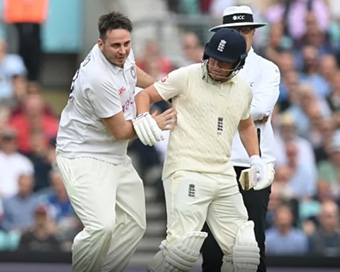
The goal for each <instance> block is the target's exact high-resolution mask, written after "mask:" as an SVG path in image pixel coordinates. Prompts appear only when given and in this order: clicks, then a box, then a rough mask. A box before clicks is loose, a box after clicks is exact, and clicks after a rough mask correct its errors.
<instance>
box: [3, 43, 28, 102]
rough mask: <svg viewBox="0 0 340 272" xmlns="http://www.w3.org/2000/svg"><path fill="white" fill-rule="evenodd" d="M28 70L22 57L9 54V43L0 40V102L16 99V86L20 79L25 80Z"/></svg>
mask: <svg viewBox="0 0 340 272" xmlns="http://www.w3.org/2000/svg"><path fill="white" fill-rule="evenodd" d="M25 76H26V68H25V65H24V63H23V60H22V59H21V57H20V56H18V55H15V54H8V53H7V43H6V41H5V40H4V39H2V38H0V101H1V100H6V102H9V101H10V100H13V99H14V97H15V95H16V94H15V91H14V85H13V83H15V82H16V81H17V80H16V79H18V78H25Z"/></svg>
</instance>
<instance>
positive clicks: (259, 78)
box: [231, 48, 280, 167]
mask: <svg viewBox="0 0 340 272" xmlns="http://www.w3.org/2000/svg"><path fill="white" fill-rule="evenodd" d="M238 75H239V76H240V77H242V78H243V79H245V80H246V81H247V82H248V83H249V85H250V87H251V89H252V91H253V101H252V103H251V110H250V113H251V116H252V118H253V120H254V121H256V120H261V119H262V118H263V117H264V116H268V115H269V119H268V121H267V122H266V123H264V124H256V123H255V126H256V129H257V130H258V134H260V141H261V142H260V150H261V158H262V159H263V161H264V162H270V163H274V162H275V156H274V152H273V150H274V148H275V141H274V133H273V128H272V126H271V115H272V111H273V109H274V106H275V103H276V102H277V99H278V97H279V84H280V71H279V68H278V67H277V66H276V65H275V64H274V63H273V62H271V61H269V60H267V59H264V58H262V57H261V56H259V55H257V54H256V53H255V52H254V50H253V49H252V48H251V49H250V51H249V52H248V56H247V58H246V63H245V65H244V67H243V69H241V70H240V72H239V74H238ZM231 161H232V162H233V165H234V166H242V167H248V166H250V162H249V156H248V154H247V151H246V150H245V148H244V146H243V145H242V142H241V139H240V136H239V133H238V131H237V132H236V134H235V136H234V139H233V145H232V152H231Z"/></svg>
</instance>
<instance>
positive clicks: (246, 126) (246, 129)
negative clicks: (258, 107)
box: [238, 116, 259, 157]
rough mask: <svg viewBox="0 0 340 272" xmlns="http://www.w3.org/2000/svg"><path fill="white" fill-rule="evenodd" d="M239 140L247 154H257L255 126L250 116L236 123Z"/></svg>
mask: <svg viewBox="0 0 340 272" xmlns="http://www.w3.org/2000/svg"><path fill="white" fill-rule="evenodd" d="M238 131H239V134H240V138H241V142H242V144H243V146H244V148H245V149H246V151H247V153H248V156H249V157H251V156H253V155H259V145H258V141H257V134H256V128H255V125H254V122H253V119H252V117H251V116H249V117H248V118H247V119H244V120H241V121H240V124H239V125H238Z"/></svg>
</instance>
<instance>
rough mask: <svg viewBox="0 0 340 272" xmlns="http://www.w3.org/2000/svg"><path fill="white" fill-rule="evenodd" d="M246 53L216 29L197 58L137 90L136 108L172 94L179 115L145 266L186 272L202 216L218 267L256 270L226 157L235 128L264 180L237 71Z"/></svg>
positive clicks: (233, 35)
mask: <svg viewBox="0 0 340 272" xmlns="http://www.w3.org/2000/svg"><path fill="white" fill-rule="evenodd" d="M246 56H247V54H246V42H245V39H244V38H243V37H242V35H241V34H240V33H239V32H237V31H236V30H231V29H222V30H220V31H217V32H216V33H215V34H214V35H213V36H212V38H211V39H210V41H209V42H208V43H207V45H206V47H205V50H204V56H203V59H204V61H203V63H202V64H200V63H198V64H192V65H190V66H187V67H183V68H180V69H178V70H175V71H173V72H171V73H170V74H168V75H167V76H166V77H165V78H163V79H162V80H160V81H158V82H156V83H155V84H153V85H152V86H150V87H148V88H147V89H145V90H143V91H141V92H140V93H139V94H138V95H137V96H136V104H137V109H138V112H139V113H143V112H148V111H149V107H150V104H152V103H155V102H157V101H160V100H162V99H163V100H165V101H168V100H169V99H171V100H172V104H173V107H174V108H175V109H176V110H177V113H178V118H177V125H176V127H175V128H174V129H173V130H172V131H171V133H170V138H169V144H168V151H167V154H166V158H165V163H164V168H163V185H164V191H165V198H166V209H167V237H166V239H165V240H164V241H163V242H162V243H161V245H160V251H159V252H158V253H157V254H156V255H155V256H154V257H153V259H152V260H151V262H150V264H149V266H148V271H152V272H165V271H181V272H184V271H190V269H191V268H192V267H193V266H194V264H195V262H196V260H197V258H198V256H199V254H200V248H201V245H202V243H203V241H204V239H205V238H206V237H207V233H205V232H201V230H202V227H203V224H204V222H205V221H207V223H208V225H209V227H210V229H211V231H212V233H213V235H214V236H215V238H216V240H217V242H218V244H219V246H220V247H221V249H222V251H223V254H224V256H223V266H222V269H223V271H238V272H240V271H242V272H244V271H256V269H257V266H258V264H259V257H260V256H259V248H258V246H257V243H256V241H255V235H254V230H253V226H254V224H253V222H252V221H248V215H247V211H246V208H245V206H244V203H243V200H242V196H241V194H240V191H239V189H238V185H237V181H236V175H235V171H234V169H233V166H232V163H231V161H230V153H231V143H232V139H233V136H234V134H235V132H236V130H237V129H238V131H239V133H240V137H241V140H242V143H243V145H244V146H245V149H246V150H247V152H248V156H249V157H250V161H251V163H252V165H253V167H255V169H257V171H258V174H259V176H258V179H257V181H258V182H260V183H261V182H263V181H264V177H265V176H266V169H265V167H264V163H263V162H262V160H261V158H260V157H259V149H258V143H257V136H256V130H255V126H254V123H253V120H252V118H251V116H250V114H249V111H250V105H251V101H252V92H251V89H250V87H249V84H248V83H247V82H246V81H244V80H243V79H241V78H240V77H239V76H238V75H236V74H237V73H238V71H239V70H240V69H241V68H242V67H243V65H244V62H245V59H246ZM221 260H222V257H221Z"/></svg>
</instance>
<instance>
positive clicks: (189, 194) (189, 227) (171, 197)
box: [162, 171, 248, 255]
mask: <svg viewBox="0 0 340 272" xmlns="http://www.w3.org/2000/svg"><path fill="white" fill-rule="evenodd" d="M163 184H164V191H165V197H166V208H167V237H166V240H164V241H163V242H162V244H163V245H164V246H169V245H171V244H172V243H174V242H175V241H176V240H177V239H178V238H179V237H180V236H183V235H184V234H185V233H187V232H191V231H201V230H202V227H203V224H204V222H205V221H206V222H207V224H208V226H209V228H210V230H211V231H212V233H213V235H214V237H215V239H216V241H217V242H218V244H219V245H220V247H221V249H222V251H223V253H224V255H229V254H231V253H232V249H233V247H234V243H235V237H236V234H237V231H238V229H239V227H240V226H241V225H242V224H243V223H245V222H246V221H247V220H248V214H247V210H246V208H245V206H244V203H243V199H242V195H241V194H240V192H239V189H238V185H237V181H236V178H233V177H228V176H225V175H216V174H202V173H197V172H188V171H178V172H176V173H175V174H173V175H172V176H170V177H169V178H168V179H165V180H164V182H163Z"/></svg>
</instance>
